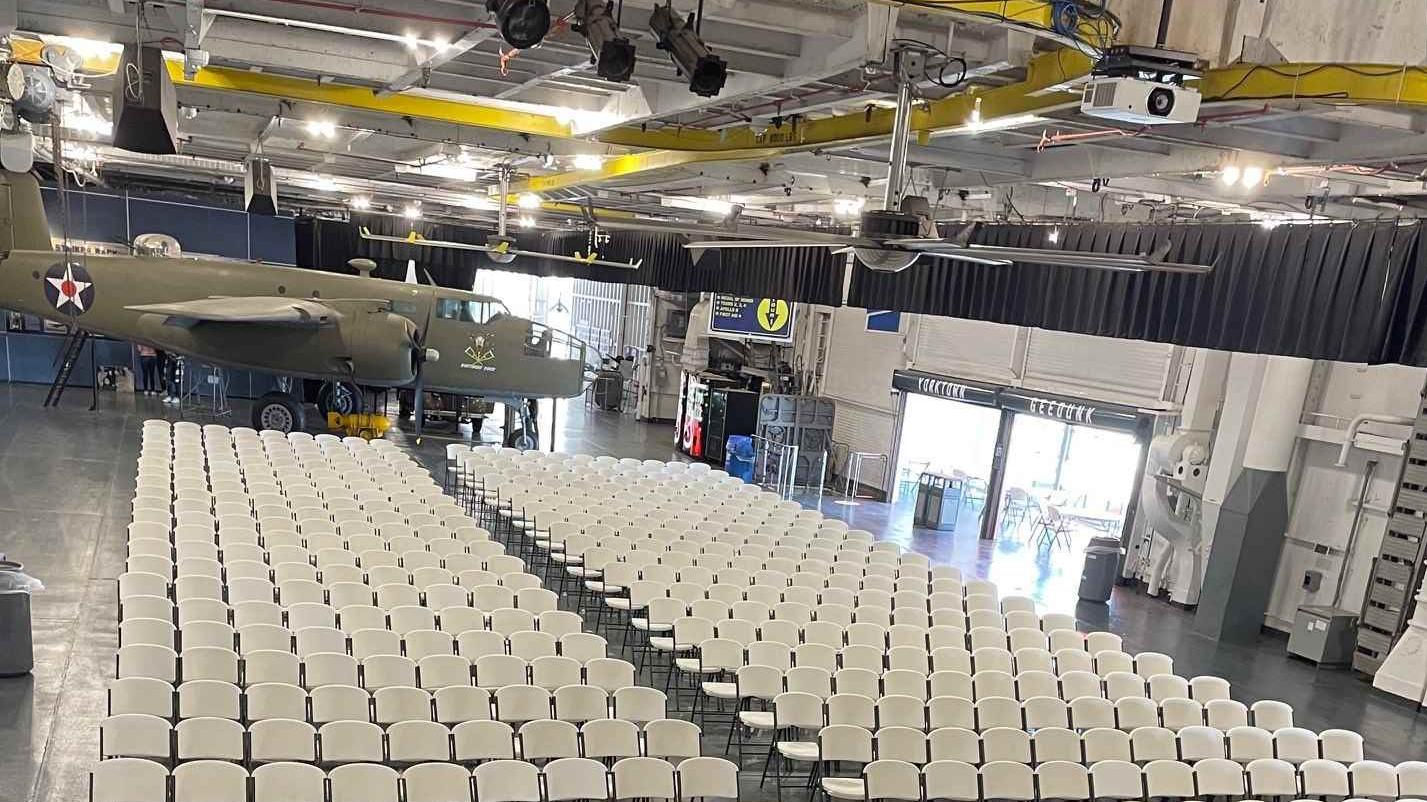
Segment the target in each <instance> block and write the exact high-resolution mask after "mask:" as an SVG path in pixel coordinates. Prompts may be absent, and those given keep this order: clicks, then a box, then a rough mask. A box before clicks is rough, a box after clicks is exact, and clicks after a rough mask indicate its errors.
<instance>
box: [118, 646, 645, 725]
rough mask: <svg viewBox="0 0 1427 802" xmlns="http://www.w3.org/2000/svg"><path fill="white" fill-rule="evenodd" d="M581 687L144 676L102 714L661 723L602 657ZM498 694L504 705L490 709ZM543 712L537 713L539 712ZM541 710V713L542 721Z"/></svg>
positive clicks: (123, 685)
mask: <svg viewBox="0 0 1427 802" xmlns="http://www.w3.org/2000/svg"><path fill="white" fill-rule="evenodd" d="M586 678H587V679H588V680H589V682H588V683H586V684H574V685H562V686H560V687H558V688H555V689H553V690H551V689H548V688H541V687H539V686H527V685H510V686H505V687H508V688H516V689H518V690H512V691H505V690H504V688H495V689H492V688H482V687H475V686H472V685H469V684H465V685H460V684H453V685H446V686H444V687H438V688H420V687H414V686H404V685H392V686H387V687H384V688H377V689H375V690H372V689H367V688H362V687H359V686H356V685H337V684H333V685H321V686H318V687H315V688H310V689H309V688H304V687H303V686H302V685H299V684H296V683H288V682H261V683H257V684H254V685H249V686H247V687H240V686H237V685H234V684H232V683H225V682H222V681H219V680H192V681H190V682H186V683H183V684H182V685H180V686H178V687H177V688H174V687H173V686H172V685H170V684H169V683H166V682H163V681H162V680H157V679H153V678H148V677H126V678H123V679H119V680H115V681H114V682H113V683H112V684H111V686H110V688H109V695H108V711H109V715H123V714H129V713H137V714H143V715H146V716H153V717H157V718H162V719H170V720H174V721H178V720H182V719H185V718H194V717H214V718H227V719H232V720H235V721H247V722H253V721H262V720H265V719H271V718H285V719H298V720H305V721H309V722H311V723H313V724H324V723H327V722H329V721H373V722H375V723H377V724H390V723H392V722H396V721H431V720H433V719H434V720H435V721H439V722H442V723H444V724H457V723H460V722H462V721H484V720H491V719H496V720H499V719H501V718H503V717H509V718H511V719H513V720H519V718H520V717H519V716H518V715H517V713H518V712H519V711H528V712H526V714H525V715H526V716H527V717H530V713H531V712H533V713H534V714H537V715H534V716H533V717H534V718H547V717H549V718H557V719H561V720H566V721H575V722H582V721H588V720H593V719H598V718H606V717H612V718H619V719H627V720H631V721H649V720H652V719H656V718H663V717H664V716H665V706H666V700H665V697H664V693H663V692H662V691H659V690H658V689H655V688H648V687H643V686H639V685H634V684H633V682H634V679H633V671H632V669H631V668H630V667H629V665H628V664H627V663H625V664H624V665H623V666H621V665H617V664H616V661H615V660H614V658H604V659H602V660H600V661H598V662H597V663H591V665H590V666H588V671H587V677H586ZM502 693H503V694H504V696H505V697H506V699H505V706H504V708H501V707H500V706H499V705H498V704H496V702H497V696H496V695H497V694H502ZM542 705H543V707H542ZM541 711H546V712H545V713H543V714H542V712H541Z"/></svg>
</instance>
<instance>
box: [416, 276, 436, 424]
mask: <svg viewBox="0 0 1427 802" xmlns="http://www.w3.org/2000/svg"><path fill="white" fill-rule="evenodd" d="M435 310H436V298H435V296H432V298H431V305H430V306H429V307H428V308H427V310H426V325H424V326H422V327H421V328H420V329H418V330H417V331H416V332H415V333H414V334H415V336H414V337H413V338H412V342H411V362H412V369H413V372H414V373H415V379H414V380H413V381H412V388H413V393H414V396H415V397H414V398H413V399H412V400H413V404H412V414H413V415H414V416H415V419H416V444H417V445H421V428H422V426H424V425H425V423H426V363H427V362H435V361H436V360H437V359H439V358H440V356H441V355H440V354H439V353H438V352H437V351H436V349H434V348H427V347H426V333H427V332H428V331H430V330H431V314H432V312H434V311H435Z"/></svg>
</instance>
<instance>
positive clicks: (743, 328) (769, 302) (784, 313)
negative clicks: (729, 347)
mask: <svg viewBox="0 0 1427 802" xmlns="http://www.w3.org/2000/svg"><path fill="white" fill-rule="evenodd" d="M709 334H715V335H723V336H726V337H746V338H751V339H755V340H768V341H770V342H779V343H791V342H792V341H793V305H792V304H791V303H789V302H787V301H784V300H782V299H780V298H745V297H743V296H741V295H723V294H721V293H714V296H713V306H712V308H711V310H710V313H709Z"/></svg>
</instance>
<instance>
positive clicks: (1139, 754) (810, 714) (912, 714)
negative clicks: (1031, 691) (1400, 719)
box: [742, 691, 1363, 764]
mask: <svg viewBox="0 0 1427 802" xmlns="http://www.w3.org/2000/svg"><path fill="white" fill-rule="evenodd" d="M1019 707H1020V710H1018V706H1017V705H1014V704H1012V702H1011V701H1010V700H997V699H994V698H993V699H985V700H981V701H979V702H977V703H975V704H974V705H973V704H972V703H970V702H969V701H967V700H964V699H960V700H958V699H957V698H956V697H935V698H934V699H933V700H931V701H930V702H923V701H922V700H920V699H916V698H915V697H911V696H883V697H881V698H878V699H875V700H874V699H872V698H871V697H865V696H861V695H860V694H855V693H851V694H849V693H842V694H837V695H836V696H834V697H830V698H828V699H826V700H824V699H822V698H821V697H818V696H817V695H816V694H812V693H807V692H799V691H785V692H783V693H780V694H778V695H777V696H775V697H774V698H773V708H772V716H771V719H769V718H768V717H766V716H754V715H749V714H745V715H743V716H742V719H744V720H745V723H747V724H749V725H750V726H754V727H760V726H771V727H772V728H773V729H780V728H785V727H795V728H800V729H803V730H809V731H816V730H818V729H819V728H821V727H822V726H824V725H830V724H855V725H858V726H860V727H863V728H864V729H867V730H869V731H874V732H876V733H878V734H879V735H880V733H881V732H882V731H883V730H885V729H888V728H897V729H911V730H915V731H917V732H935V731H937V730H941V729H944V728H951V729H952V730H953V731H954V732H953V734H952V735H948V736H947V737H961V738H963V739H964V737H965V736H964V735H956V734H954V733H972V732H980V733H982V734H983V736H985V735H986V734H987V733H992V732H995V733H998V734H997V735H995V736H994V738H993V739H994V740H995V741H996V742H997V743H1004V744H1011V745H1016V744H1020V745H1019V746H1015V750H1016V751H1017V753H1018V754H1020V753H1024V754H1025V755H1026V756H1027V757H1026V762H1030V755H1031V751H1030V746H1029V744H1030V741H1029V740H1027V739H1028V738H1029V737H1030V736H1029V735H1027V734H1024V733H1027V732H1028V731H1029V730H1035V731H1037V732H1040V731H1041V730H1046V729H1049V730H1052V731H1055V732H1071V731H1072V730H1071V726H1070V725H1071V723H1072V722H1070V721H1067V720H1065V719H1064V717H1061V718H1060V719H1059V720H1054V719H1050V718H1047V719H1045V720H1042V721H1036V722H1030V721H1028V720H1027V718H1025V717H1023V716H1022V715H1020V713H1021V712H1022V710H1023V711H1025V712H1026V713H1027V714H1029V712H1030V711H1031V705H1029V704H1027V705H1023V706H1019ZM760 719H761V720H760ZM1075 723H1077V724H1081V723H1085V722H1075ZM1095 723H1097V724H1101V725H1103V726H1097V727H1089V728H1083V730H1082V731H1083V732H1084V733H1085V734H1086V735H1085V738H1086V739H1087V740H1086V742H1085V743H1086V754H1087V756H1088V759H1090V760H1092V761H1093V760H1098V759H1106V758H1123V759H1126V760H1131V759H1132V760H1135V761H1137V762H1140V763H1144V762H1147V761H1150V760H1161V759H1179V760H1190V761H1193V760H1200V759H1204V758H1228V759H1233V760H1236V761H1238V762H1240V763H1248V762H1250V761H1252V760H1255V759H1258V758H1262V757H1277V758H1279V759H1283V760H1289V761H1290V762H1294V763H1298V762H1302V761H1304V760H1310V759H1317V758H1320V757H1321V758H1324V759H1330V760H1336V761H1338V762H1340V763H1344V764H1348V763H1353V762H1357V761H1359V760H1362V759H1363V749H1362V737H1361V736H1359V735H1358V734H1357V733H1354V732H1351V731H1349V730H1325V731H1324V732H1323V733H1321V734H1314V733H1312V732H1310V731H1308V730H1301V729H1298V728H1291V727H1290V728H1284V729H1281V730H1279V731H1277V732H1275V733H1269V731H1267V730H1262V729H1258V728H1253V727H1238V728H1235V729H1233V730H1230V732H1229V733H1225V732H1223V731H1222V730H1219V729H1217V728H1214V727H1208V726H1204V725H1202V724H1200V725H1190V726H1186V727H1183V728H1181V729H1180V730H1179V731H1178V732H1176V731H1174V730H1171V729H1169V728H1166V727H1160V726H1157V725H1155V724H1147V725H1142V726H1136V727H1133V728H1130V727H1127V726H1125V724H1124V723H1122V724H1121V725H1120V726H1119V727H1118V728H1117V727H1115V725H1114V724H1113V723H1111V722H1109V721H1105V722H1095ZM1127 729H1128V734H1126V732H1125V731H1126V730H1127ZM1018 733H1021V734H1018ZM1091 733H1094V735H1091ZM902 735H903V736H905V735H906V733H902ZM1007 748H1008V749H1009V748H1011V747H1007ZM1117 750H1128V754H1130V755H1132V757H1124V755H1123V754H1121V753H1120V752H1118V751H1117ZM997 754H998V755H1001V754H1002V753H1000V752H998V753H997ZM933 759H935V758H933ZM957 759H965V757H964V756H962V757H958V758H957ZM986 759H988V760H993V759H997V760H999V759H1010V758H1006V757H1003V756H997V757H987V758H986ZM1054 759H1068V758H1066V757H1065V755H1064V753H1061V754H1058V755H1057V756H1056V757H1055V758H1054Z"/></svg>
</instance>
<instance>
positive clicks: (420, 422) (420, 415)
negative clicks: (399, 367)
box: [411, 356, 426, 445]
mask: <svg viewBox="0 0 1427 802" xmlns="http://www.w3.org/2000/svg"><path fill="white" fill-rule="evenodd" d="M412 387H414V388H415V397H413V398H412V404H411V406H412V414H413V415H414V416H415V421H416V444H417V445H421V427H422V426H424V425H426V359H425V358H424V356H423V358H422V359H421V360H420V361H418V362H417V363H416V381H414V382H412Z"/></svg>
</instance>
